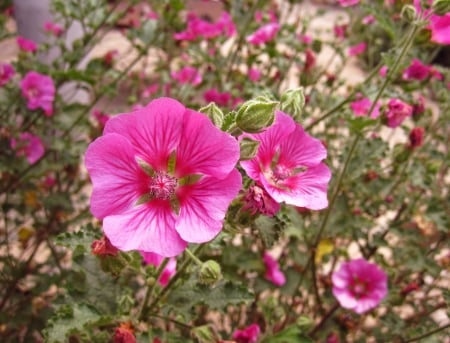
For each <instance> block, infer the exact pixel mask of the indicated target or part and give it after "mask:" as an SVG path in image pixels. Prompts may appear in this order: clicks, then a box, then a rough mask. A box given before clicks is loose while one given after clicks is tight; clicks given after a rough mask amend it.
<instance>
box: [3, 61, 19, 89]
mask: <svg viewBox="0 0 450 343" xmlns="http://www.w3.org/2000/svg"><path fill="white" fill-rule="evenodd" d="M15 73H16V71H15V70H14V67H13V66H12V65H11V64H9V63H0V87H2V86H4V85H6V84H7V83H8V81H9V80H11V78H12V77H13V76H14V74H15Z"/></svg>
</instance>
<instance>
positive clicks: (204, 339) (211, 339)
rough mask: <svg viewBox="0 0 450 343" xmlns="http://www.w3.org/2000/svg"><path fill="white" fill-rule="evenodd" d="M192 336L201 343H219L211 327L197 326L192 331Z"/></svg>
mask: <svg viewBox="0 0 450 343" xmlns="http://www.w3.org/2000/svg"><path fill="white" fill-rule="evenodd" d="M191 334H192V336H193V337H194V338H196V339H197V341H198V342H200V343H215V342H217V335H216V334H215V333H214V331H213V329H212V328H211V327H210V326H209V325H202V326H197V327H195V328H193V329H192V330H191Z"/></svg>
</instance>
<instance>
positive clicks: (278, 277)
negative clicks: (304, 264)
mask: <svg viewBox="0 0 450 343" xmlns="http://www.w3.org/2000/svg"><path fill="white" fill-rule="evenodd" d="M263 261H264V265H265V266H266V273H265V274H264V278H265V279H266V280H268V281H270V282H272V283H273V284H274V285H275V286H279V287H280V286H283V285H284V284H285V283H286V277H285V276H284V274H283V272H282V271H281V270H280V266H279V265H278V262H277V261H276V260H275V259H274V258H273V257H272V256H270V254H269V253H267V252H265V253H264V257H263Z"/></svg>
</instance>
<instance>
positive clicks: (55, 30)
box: [44, 21, 64, 37]
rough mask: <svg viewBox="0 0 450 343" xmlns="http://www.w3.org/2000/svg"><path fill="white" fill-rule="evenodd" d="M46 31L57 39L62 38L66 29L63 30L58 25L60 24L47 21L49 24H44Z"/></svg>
mask: <svg viewBox="0 0 450 343" xmlns="http://www.w3.org/2000/svg"><path fill="white" fill-rule="evenodd" d="M44 30H45V31H46V32H49V33H51V34H52V35H54V36H55V37H59V36H61V35H62V34H63V32H64V29H63V28H62V26H61V25H58V24H56V23H53V22H51V21H47V22H45V23H44Z"/></svg>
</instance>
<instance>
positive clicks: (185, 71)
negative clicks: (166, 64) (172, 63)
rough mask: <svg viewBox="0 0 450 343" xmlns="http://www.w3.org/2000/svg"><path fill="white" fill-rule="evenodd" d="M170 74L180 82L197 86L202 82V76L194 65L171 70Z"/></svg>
mask: <svg viewBox="0 0 450 343" xmlns="http://www.w3.org/2000/svg"><path fill="white" fill-rule="evenodd" d="M170 76H172V78H173V79H174V80H176V81H178V82H179V83H181V84H191V85H192V86H197V85H199V84H200V83H201V82H202V76H201V75H200V73H199V72H198V70H197V69H195V68H194V67H188V66H187V67H183V68H181V70H179V71H173V72H171V73H170Z"/></svg>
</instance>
